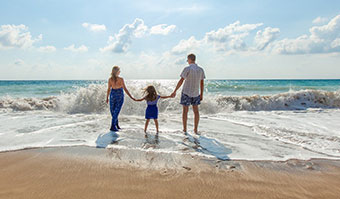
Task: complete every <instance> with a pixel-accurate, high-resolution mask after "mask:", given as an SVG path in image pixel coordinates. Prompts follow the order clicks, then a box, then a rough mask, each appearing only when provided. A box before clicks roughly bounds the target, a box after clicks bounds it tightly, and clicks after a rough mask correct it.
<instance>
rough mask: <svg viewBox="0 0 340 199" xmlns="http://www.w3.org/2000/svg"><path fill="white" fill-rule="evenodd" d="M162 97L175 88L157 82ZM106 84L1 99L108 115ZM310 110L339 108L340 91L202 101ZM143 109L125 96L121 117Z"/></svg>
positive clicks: (211, 106) (16, 105) (2, 103)
mask: <svg viewBox="0 0 340 199" xmlns="http://www.w3.org/2000/svg"><path fill="white" fill-rule="evenodd" d="M130 84H132V85H130V86H129V90H130V92H131V93H132V95H134V96H137V97H141V96H142V92H141V89H142V88H143V87H145V85H146V84H144V85H142V84H141V83H140V82H138V81H136V82H130ZM154 85H155V86H156V88H157V90H158V91H159V92H160V93H161V94H163V95H169V94H170V93H171V92H172V89H173V88H172V87H169V85H168V84H166V85H162V84H159V83H154ZM106 91H107V90H106V85H101V84H91V85H89V86H88V87H80V88H78V89H77V90H76V91H74V92H71V93H62V94H61V95H58V96H51V97H47V98H13V97H9V96H6V97H2V98H0V108H3V109H10V110H14V111H31V110H51V111H61V112H65V113H71V114H74V113H107V110H108V108H107V107H108V106H107V104H106V102H105V98H106ZM179 97H180V94H177V97H176V99H167V100H161V101H160V103H159V109H160V111H161V112H163V111H174V112H179V111H180V107H179V106H178V102H179ZM308 108H340V91H321V90H300V91H290V92H285V93H280V94H274V95H268V96H260V95H254V96H221V95H213V94H211V93H207V94H206V95H205V96H204V100H203V101H202V105H201V110H202V112H203V113H206V114H208V113H218V112H225V111H239V110H246V111H262V110H265V111H271V110H301V109H308ZM143 112H144V106H143V105H141V104H139V103H136V102H133V101H132V100H130V99H129V98H128V97H127V96H126V97H125V103H124V108H123V110H122V114H127V115H131V114H137V115H142V114H143Z"/></svg>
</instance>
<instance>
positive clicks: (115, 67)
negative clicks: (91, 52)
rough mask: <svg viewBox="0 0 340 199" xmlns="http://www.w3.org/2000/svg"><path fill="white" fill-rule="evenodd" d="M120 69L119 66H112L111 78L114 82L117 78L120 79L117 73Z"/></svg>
mask: <svg viewBox="0 0 340 199" xmlns="http://www.w3.org/2000/svg"><path fill="white" fill-rule="evenodd" d="M119 71H120V68H119V66H114V67H113V68H112V72H111V79H113V81H114V82H116V81H117V79H118V75H117V73H118V72H119Z"/></svg>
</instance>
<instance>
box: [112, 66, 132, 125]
mask: <svg viewBox="0 0 340 199" xmlns="http://www.w3.org/2000/svg"><path fill="white" fill-rule="evenodd" d="M119 74H120V68H119V67H118V66H114V67H113V68H112V73H111V77H110V78H109V80H108V88H107V94H106V103H109V95H110V112H111V116H112V122H111V128H110V130H111V131H118V128H119V127H118V115H119V112H120V110H121V109H122V106H123V103H124V92H123V89H124V91H125V92H126V94H127V95H128V96H129V97H130V98H131V99H133V100H135V98H133V97H132V96H131V94H130V93H129V91H128V90H127V88H126V86H125V83H124V79H123V78H121V77H119Z"/></svg>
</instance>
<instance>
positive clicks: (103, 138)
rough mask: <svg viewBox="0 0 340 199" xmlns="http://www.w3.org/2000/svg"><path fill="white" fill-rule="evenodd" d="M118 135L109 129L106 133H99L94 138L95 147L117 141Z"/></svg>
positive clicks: (104, 146)
mask: <svg viewBox="0 0 340 199" xmlns="http://www.w3.org/2000/svg"><path fill="white" fill-rule="evenodd" d="M118 138H119V135H118V134H117V133H116V132H113V131H109V132H108V133H104V134H100V135H99V136H98V137H97V140H96V147H97V148H106V147H107V145H109V144H114V143H117V142H118Z"/></svg>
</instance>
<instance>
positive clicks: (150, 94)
mask: <svg viewBox="0 0 340 199" xmlns="http://www.w3.org/2000/svg"><path fill="white" fill-rule="evenodd" d="M145 94H146V96H145V100H146V101H154V100H156V99H157V92H156V89H155V87H154V86H148V87H146V88H145V89H144V95H145Z"/></svg>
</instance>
